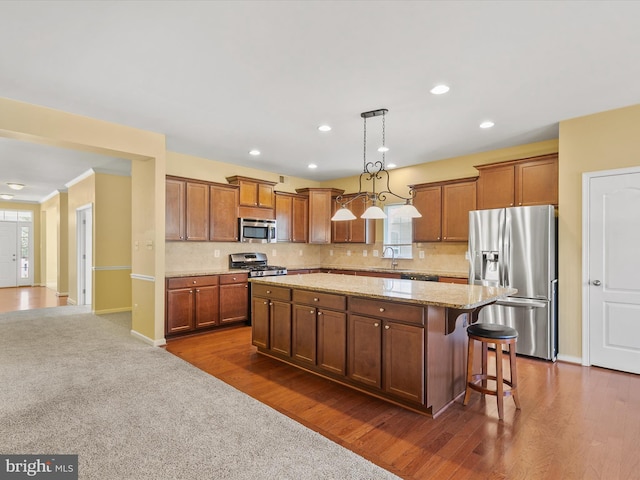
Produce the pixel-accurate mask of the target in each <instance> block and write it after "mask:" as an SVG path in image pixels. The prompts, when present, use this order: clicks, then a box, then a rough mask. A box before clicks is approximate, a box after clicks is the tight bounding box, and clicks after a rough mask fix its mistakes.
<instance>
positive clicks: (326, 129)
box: [318, 125, 331, 132]
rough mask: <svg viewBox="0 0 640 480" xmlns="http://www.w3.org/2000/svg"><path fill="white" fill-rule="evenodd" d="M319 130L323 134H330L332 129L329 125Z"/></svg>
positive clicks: (322, 126) (321, 126)
mask: <svg viewBox="0 0 640 480" xmlns="http://www.w3.org/2000/svg"><path fill="white" fill-rule="evenodd" d="M318 130H320V131H321V132H330V131H331V127H330V126H329V125H320V126H319V127H318Z"/></svg>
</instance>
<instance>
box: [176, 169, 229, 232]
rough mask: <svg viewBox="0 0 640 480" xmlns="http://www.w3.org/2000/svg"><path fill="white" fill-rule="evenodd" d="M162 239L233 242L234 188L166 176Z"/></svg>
mask: <svg viewBox="0 0 640 480" xmlns="http://www.w3.org/2000/svg"><path fill="white" fill-rule="evenodd" d="M165 239H166V240H167V241H174V240H178V241H185V240H187V241H192V242H206V241H209V240H211V241H217V242H235V241H237V240H238V187H237V186H233V185H224V184H220V183H211V182H204V181H198V180H191V179H187V178H181V177H170V176H167V178H166V209H165Z"/></svg>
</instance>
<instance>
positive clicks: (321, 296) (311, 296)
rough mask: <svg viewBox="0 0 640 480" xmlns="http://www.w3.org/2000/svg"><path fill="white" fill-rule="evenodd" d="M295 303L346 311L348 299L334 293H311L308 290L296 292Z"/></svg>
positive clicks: (294, 294) (294, 295)
mask: <svg viewBox="0 0 640 480" xmlns="http://www.w3.org/2000/svg"><path fill="white" fill-rule="evenodd" d="M293 301H294V302H296V303H305V304H307V305H313V306H314V307H323V308H332V309H334V310H345V309H346V308H347V299H346V297H344V296H343V295H334V294H332V293H318V292H310V291H308V290H294V291H293Z"/></svg>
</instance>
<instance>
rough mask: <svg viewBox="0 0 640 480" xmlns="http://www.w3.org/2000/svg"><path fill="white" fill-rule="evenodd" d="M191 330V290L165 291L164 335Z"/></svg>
mask: <svg viewBox="0 0 640 480" xmlns="http://www.w3.org/2000/svg"><path fill="white" fill-rule="evenodd" d="M190 330H193V289H191V288H180V289H175V290H167V323H166V333H167V334H171V333H179V332H188V331H190Z"/></svg>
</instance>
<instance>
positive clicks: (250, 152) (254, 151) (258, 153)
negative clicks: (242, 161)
mask: <svg viewBox="0 0 640 480" xmlns="http://www.w3.org/2000/svg"><path fill="white" fill-rule="evenodd" d="M249 155H253V156H254V157H257V156H258V155H260V150H256V149H255V148H254V149H253V150H249Z"/></svg>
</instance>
